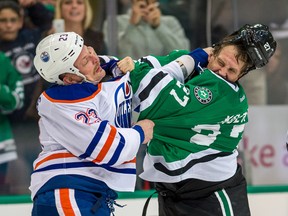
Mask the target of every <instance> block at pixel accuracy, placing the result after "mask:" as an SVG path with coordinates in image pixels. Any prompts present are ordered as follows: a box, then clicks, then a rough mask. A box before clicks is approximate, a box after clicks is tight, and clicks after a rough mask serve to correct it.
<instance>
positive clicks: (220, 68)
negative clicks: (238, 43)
mask: <svg viewBox="0 0 288 216" xmlns="http://www.w3.org/2000/svg"><path fill="white" fill-rule="evenodd" d="M237 54H238V52H237V49H236V48H235V46H232V45H231V46H226V47H224V48H223V49H222V50H221V51H220V53H219V55H218V56H215V55H212V57H211V59H210V61H209V63H208V65H207V68H208V69H210V70H212V71H213V72H215V73H216V74H218V75H219V76H221V77H222V78H224V79H226V80H227V81H229V82H236V81H237V80H238V79H239V77H240V74H241V69H242V68H243V66H244V62H243V61H241V60H239V59H237V58H236V56H237Z"/></svg>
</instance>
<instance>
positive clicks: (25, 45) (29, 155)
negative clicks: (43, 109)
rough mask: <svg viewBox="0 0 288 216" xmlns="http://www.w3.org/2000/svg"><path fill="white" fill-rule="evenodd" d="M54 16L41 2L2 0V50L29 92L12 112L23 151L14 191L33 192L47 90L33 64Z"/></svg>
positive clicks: (13, 176)
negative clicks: (31, 182) (40, 107)
mask: <svg viewBox="0 0 288 216" xmlns="http://www.w3.org/2000/svg"><path fill="white" fill-rule="evenodd" d="M24 14H25V16H30V21H31V22H32V24H33V28H28V27H27V25H24V20H27V19H26V18H27V17H25V16H24ZM52 19H53V16H52V14H51V12H50V11H48V10H47V9H46V8H45V7H44V6H43V5H42V4H41V3H39V2H36V1H33V0H19V3H18V2H17V1H0V50H1V51H3V52H4V53H5V55H6V56H7V57H8V58H9V59H10V60H11V63H12V65H14V67H15V68H16V70H17V71H18V72H19V73H20V74H21V75H22V79H23V84H24V94H25V100H24V106H23V107H22V109H20V110H17V111H15V112H13V114H11V115H10V116H9V118H10V121H11V124H12V129H13V133H14V135H15V136H14V137H15V142H16V145H17V149H18V155H19V158H18V159H17V160H16V161H13V163H11V166H10V167H9V170H10V171H9V180H10V181H11V184H13V188H11V192H12V193H28V192H29V190H28V186H29V180H30V172H31V171H32V163H33V160H34V159H35V158H36V157H37V155H38V152H39V150H40V149H39V139H38V134H39V129H38V122H37V121H38V118H39V117H38V114H37V111H36V107H35V106H36V101H37V98H38V97H39V95H40V93H41V92H42V91H43V80H42V79H41V78H40V76H39V74H38V73H37V71H36V69H35V67H34V66H33V58H34V55H35V49H36V45H37V43H38V42H39V41H40V39H41V38H42V36H43V35H44V34H45V31H46V30H48V29H50V28H51V23H52ZM24 26H25V27H24ZM29 26H30V25H29ZM37 26H38V27H37Z"/></svg>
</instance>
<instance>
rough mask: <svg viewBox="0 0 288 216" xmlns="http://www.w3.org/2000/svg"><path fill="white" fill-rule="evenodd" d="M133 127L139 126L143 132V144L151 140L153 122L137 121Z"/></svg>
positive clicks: (146, 120)
mask: <svg viewBox="0 0 288 216" xmlns="http://www.w3.org/2000/svg"><path fill="white" fill-rule="evenodd" d="M135 125H139V126H140V127H141V128H142V130H143V131H144V135H145V138H144V141H143V144H145V143H148V142H149V141H150V140H151V139H152V138H153V128H154V125H155V124H154V122H153V121H151V120H149V119H144V120H141V121H138V122H137V123H136V124H135Z"/></svg>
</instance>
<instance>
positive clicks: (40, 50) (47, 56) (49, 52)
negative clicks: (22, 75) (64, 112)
mask: <svg viewBox="0 0 288 216" xmlns="http://www.w3.org/2000/svg"><path fill="white" fill-rule="evenodd" d="M83 46H84V41H83V38H82V37H81V36H80V35H78V34H76V33H74V32H62V33H55V34H51V35H49V36H47V37H45V38H44V39H42V40H41V41H40V42H39V44H38V45H37V48H36V55H35V57H34V65H35V67H36V69H37V71H38V73H39V74H40V75H41V76H42V77H43V78H44V79H45V80H46V81H47V82H50V83H57V84H64V83H63V81H62V80H61V79H60V78H59V76H60V75H61V74H63V73H72V74H76V75H78V76H81V77H83V78H84V80H86V77H85V76H84V75H83V74H81V73H80V72H79V70H78V69H77V68H76V67H74V63H75V61H76V59H77V58H78V56H79V55H80V53H81V51H82V48H83Z"/></svg>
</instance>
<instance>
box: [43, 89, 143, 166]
mask: <svg viewBox="0 0 288 216" xmlns="http://www.w3.org/2000/svg"><path fill="white" fill-rule="evenodd" d="M40 100H41V102H40V103H39V105H38V109H39V110H40V112H39V114H40V116H41V123H40V127H42V128H43V129H44V130H41V131H42V134H41V136H40V139H42V140H41V143H42V144H43V145H44V146H45V145H46V144H47V146H51V143H50V142H54V143H55V145H56V146H58V147H57V148H63V149H67V150H68V151H69V152H71V153H72V154H73V155H75V156H77V157H79V158H82V159H87V160H90V161H93V162H94V163H98V164H104V165H105V164H107V165H109V166H113V165H115V166H116V165H119V164H123V163H124V162H126V161H130V160H132V159H134V158H135V156H136V153H137V151H138V148H139V146H140V144H141V143H142V141H143V136H144V133H143V131H142V130H139V128H125V129H124V128H117V127H115V126H112V125H111V124H109V122H108V121H105V120H101V116H98V113H97V112H96V110H94V109H90V108H89V107H91V106H90V105H88V106H87V105H86V106H85V104H81V105H79V104H77V103H75V104H65V103H51V101H49V99H47V96H45V95H43V94H42V96H41V99H40ZM45 143H46V144H45ZM44 150H45V148H44Z"/></svg>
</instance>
